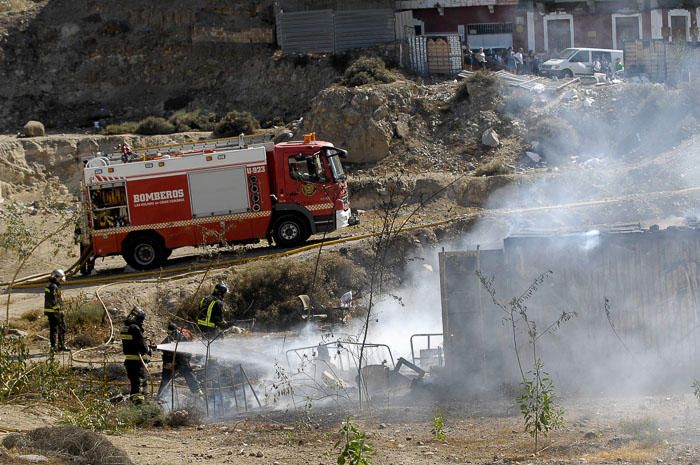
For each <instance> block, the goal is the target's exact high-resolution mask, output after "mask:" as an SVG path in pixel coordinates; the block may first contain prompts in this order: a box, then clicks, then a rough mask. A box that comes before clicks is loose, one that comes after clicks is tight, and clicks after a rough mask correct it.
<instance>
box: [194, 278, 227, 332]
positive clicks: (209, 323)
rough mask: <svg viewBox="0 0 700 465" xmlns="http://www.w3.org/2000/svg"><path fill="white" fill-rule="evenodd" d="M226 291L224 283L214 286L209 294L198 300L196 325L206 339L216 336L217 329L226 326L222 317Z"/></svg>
mask: <svg viewBox="0 0 700 465" xmlns="http://www.w3.org/2000/svg"><path fill="white" fill-rule="evenodd" d="M227 292H228V286H227V285H226V284H225V283H219V284H217V285H216V286H214V291H213V292H212V293H211V295H209V296H207V297H204V298H203V299H202V300H201V301H200V302H199V314H198V315H197V326H198V327H199V329H200V330H201V331H202V334H203V335H204V337H206V338H207V339H213V338H215V337H216V336H217V329H218V330H221V329H223V328H224V327H225V326H226V320H225V319H224V301H223V299H224V296H225V295H226V293H227Z"/></svg>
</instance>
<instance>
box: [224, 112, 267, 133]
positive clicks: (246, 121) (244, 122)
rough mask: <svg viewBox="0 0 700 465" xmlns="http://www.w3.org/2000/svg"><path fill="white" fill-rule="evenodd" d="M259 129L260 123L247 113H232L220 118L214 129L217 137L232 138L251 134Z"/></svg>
mask: <svg viewBox="0 0 700 465" xmlns="http://www.w3.org/2000/svg"><path fill="white" fill-rule="evenodd" d="M258 129H260V123H259V122H258V120H257V119H255V117H254V116H253V115H251V114H250V113H249V112H247V111H232V112H230V113H227V114H226V116H224V117H223V118H221V120H220V121H219V122H218V123H217V125H216V127H215V128H214V134H215V135H216V136H218V137H234V136H238V135H240V134H253V133H254V132H255V131H256V130H258Z"/></svg>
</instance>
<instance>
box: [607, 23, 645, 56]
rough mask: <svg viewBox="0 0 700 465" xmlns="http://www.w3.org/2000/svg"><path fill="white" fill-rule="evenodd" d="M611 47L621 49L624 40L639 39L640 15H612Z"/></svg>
mask: <svg viewBox="0 0 700 465" xmlns="http://www.w3.org/2000/svg"><path fill="white" fill-rule="evenodd" d="M614 21H615V22H614V23H613V29H614V35H613V40H614V42H613V48H614V49H622V48H623V47H624V46H625V42H629V41H633V40H639V39H641V37H642V36H641V35H640V32H641V29H640V23H641V21H642V20H641V15H634V16H616V17H614Z"/></svg>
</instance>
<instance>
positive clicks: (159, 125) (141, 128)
mask: <svg viewBox="0 0 700 465" xmlns="http://www.w3.org/2000/svg"><path fill="white" fill-rule="evenodd" d="M174 132H175V126H173V124H172V123H170V122H169V121H168V120H166V119H165V118H161V117H159V116H149V117H148V118H144V119H142V120H141V121H139V125H138V127H137V128H136V134H143V135H156V134H172V133H174Z"/></svg>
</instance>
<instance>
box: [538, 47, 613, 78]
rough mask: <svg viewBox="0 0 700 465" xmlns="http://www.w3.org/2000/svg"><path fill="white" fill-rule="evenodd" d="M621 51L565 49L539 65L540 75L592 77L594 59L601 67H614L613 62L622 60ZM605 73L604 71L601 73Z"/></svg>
mask: <svg viewBox="0 0 700 465" xmlns="http://www.w3.org/2000/svg"><path fill="white" fill-rule="evenodd" d="M622 54H623V52H622V50H609V49H604V48H567V49H564V50H562V51H561V52H560V53H559V54H558V55H557V56H556V57H554V58H551V59H549V60H547V61H545V62H544V63H542V64H541V65H540V74H542V75H544V76H550V77H559V78H563V77H574V76H578V75H582V74H583V75H585V74H588V75H592V74H593V63H594V62H595V60H596V59H598V61H600V63H601V64H602V65H604V64H605V63H606V62H607V63H610V64H611V67H614V66H615V60H616V59H617V58H619V59H620V60H622ZM602 72H605V71H602Z"/></svg>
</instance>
